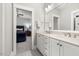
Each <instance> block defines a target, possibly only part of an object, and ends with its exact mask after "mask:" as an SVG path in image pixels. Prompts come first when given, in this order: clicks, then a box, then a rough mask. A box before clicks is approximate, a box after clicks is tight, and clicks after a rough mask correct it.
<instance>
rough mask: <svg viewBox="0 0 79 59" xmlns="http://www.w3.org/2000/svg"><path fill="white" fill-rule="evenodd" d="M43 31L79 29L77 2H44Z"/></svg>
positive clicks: (78, 6)
mask: <svg viewBox="0 0 79 59" xmlns="http://www.w3.org/2000/svg"><path fill="white" fill-rule="evenodd" d="M44 8H45V31H49V30H51V31H52V30H68V31H70V30H71V31H79V3H49V4H45V6H44Z"/></svg>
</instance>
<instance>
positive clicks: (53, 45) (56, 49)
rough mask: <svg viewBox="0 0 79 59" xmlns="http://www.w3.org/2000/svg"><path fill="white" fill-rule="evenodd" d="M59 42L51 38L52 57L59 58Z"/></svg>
mask: <svg viewBox="0 0 79 59" xmlns="http://www.w3.org/2000/svg"><path fill="white" fill-rule="evenodd" d="M59 47H60V46H59V41H58V40H56V39H53V38H50V56H59V50H60V49H59Z"/></svg>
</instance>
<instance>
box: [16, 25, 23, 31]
mask: <svg viewBox="0 0 79 59" xmlns="http://www.w3.org/2000/svg"><path fill="white" fill-rule="evenodd" d="M16 28H18V29H23V31H24V26H22V25H17V27H16Z"/></svg>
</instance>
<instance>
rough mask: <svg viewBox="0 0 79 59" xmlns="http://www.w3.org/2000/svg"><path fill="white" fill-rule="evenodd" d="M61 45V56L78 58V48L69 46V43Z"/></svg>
mask: <svg viewBox="0 0 79 59" xmlns="http://www.w3.org/2000/svg"><path fill="white" fill-rule="evenodd" d="M62 45H63V47H62V48H63V56H79V47H78V46H75V45H72V44H69V43H65V42H63V43H62Z"/></svg>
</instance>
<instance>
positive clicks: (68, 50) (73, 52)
mask: <svg viewBox="0 0 79 59" xmlns="http://www.w3.org/2000/svg"><path fill="white" fill-rule="evenodd" d="M37 48H38V49H39V51H40V52H41V53H42V54H43V55H44V56H79V46H76V45H73V44H70V43H67V42H63V41H59V40H58V39H55V38H50V37H47V36H44V35H42V34H38V35H37Z"/></svg>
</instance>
